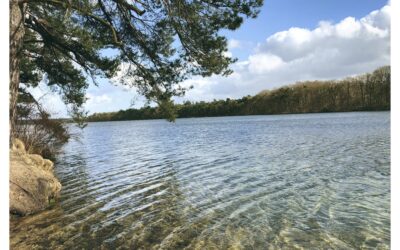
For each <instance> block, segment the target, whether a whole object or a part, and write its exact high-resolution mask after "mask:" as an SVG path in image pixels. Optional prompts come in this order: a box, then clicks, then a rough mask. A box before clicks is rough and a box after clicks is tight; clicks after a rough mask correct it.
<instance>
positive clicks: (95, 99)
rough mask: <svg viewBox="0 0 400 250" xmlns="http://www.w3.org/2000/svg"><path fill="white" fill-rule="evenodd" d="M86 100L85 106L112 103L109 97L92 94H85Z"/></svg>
mask: <svg viewBox="0 0 400 250" xmlns="http://www.w3.org/2000/svg"><path fill="white" fill-rule="evenodd" d="M86 98H88V100H87V101H86V104H87V105H93V104H107V103H110V102H111V101H112V99H111V97H109V96H108V95H106V94H102V95H99V96H95V95H93V94H90V93H88V94H86Z"/></svg>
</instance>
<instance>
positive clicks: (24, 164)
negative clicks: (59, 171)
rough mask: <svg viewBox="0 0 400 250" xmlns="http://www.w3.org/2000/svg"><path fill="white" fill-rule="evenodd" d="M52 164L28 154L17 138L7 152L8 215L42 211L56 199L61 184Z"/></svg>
mask: <svg viewBox="0 0 400 250" xmlns="http://www.w3.org/2000/svg"><path fill="white" fill-rule="evenodd" d="M53 165H54V164H53V162H51V161H50V160H47V159H43V158H42V157H41V156H40V155H37V154H28V153H27V152H26V151H25V147H24V144H23V143H22V142H21V141H20V140H18V139H16V140H14V142H13V145H12V147H11V149H10V212H11V213H14V214H19V215H27V214H32V213H35V212H37V211H40V210H43V209H45V208H46V207H48V206H49V204H50V203H51V202H52V201H53V200H54V199H56V198H58V197H59V194H60V191H61V184H60V182H59V181H58V180H57V178H56V177H55V176H54V173H53Z"/></svg>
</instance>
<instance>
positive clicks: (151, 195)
mask: <svg viewBox="0 0 400 250" xmlns="http://www.w3.org/2000/svg"><path fill="white" fill-rule="evenodd" d="M55 171H56V174H57V176H58V177H59V179H60V181H61V183H62V185H63V189H62V194H61V199H60V202H59V203H58V204H57V205H56V206H54V207H53V208H51V209H48V210H46V211H43V212H41V213H39V214H36V215H33V216H28V217H25V218H19V219H12V220H11V229H10V243H11V248H12V249H24V248H26V249H183V248H186V249H389V243H390V112H355V113H330V114H302V115H274V116H246V117H218V118H193V119H178V120H177V121H176V123H168V122H166V121H164V120H152V121H124V122H99V123H90V124H89V126H88V127H87V128H86V129H85V130H84V131H83V136H82V138H81V142H76V141H71V142H70V143H68V144H67V145H66V146H65V148H64V153H63V154H62V155H60V156H59V157H58V159H57V162H56V169H55Z"/></svg>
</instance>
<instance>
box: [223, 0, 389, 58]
mask: <svg viewBox="0 0 400 250" xmlns="http://www.w3.org/2000/svg"><path fill="white" fill-rule="evenodd" d="M386 4H387V1H382V0H264V6H263V7H262V9H261V12H260V14H259V16H258V17H257V18H256V19H248V20H246V21H245V22H244V23H243V25H242V26H241V27H240V29H239V30H235V31H233V32H225V34H226V36H227V37H228V38H231V39H238V40H247V41H251V42H253V43H255V44H257V43H259V42H262V41H264V40H265V39H266V38H267V37H268V36H270V35H272V34H274V33H275V32H279V31H282V30H287V29H289V28H291V27H301V28H308V29H312V28H315V27H316V26H317V25H318V23H319V22H320V21H322V20H325V21H331V22H334V23H336V22H339V21H340V20H342V19H344V18H346V17H348V16H352V17H355V18H357V19H359V18H361V17H364V16H366V15H367V14H368V13H370V12H371V11H373V10H377V9H380V8H381V7H383V6H384V5H386ZM248 55H249V51H243V50H242V51H241V50H238V51H235V53H234V56H235V57H238V58H239V59H243V60H244V59H245V58H246V57H247V56H248Z"/></svg>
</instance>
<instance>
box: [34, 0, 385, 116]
mask: <svg viewBox="0 0 400 250" xmlns="http://www.w3.org/2000/svg"><path fill="white" fill-rule="evenodd" d="M390 10H391V7H390V5H389V4H388V2H387V1H381V0H374V1H372V0H265V4H264V6H263V7H262V10H261V12H260V14H259V16H258V18H257V19H248V20H245V22H244V24H243V25H242V26H241V27H240V29H238V30H236V31H233V32H232V31H223V32H222V34H224V35H225V36H226V37H227V38H228V40H229V55H230V56H233V57H237V58H238V59H239V60H238V62H237V63H235V64H234V65H232V67H231V68H232V69H233V70H234V73H233V74H232V75H231V76H229V77H227V78H226V77H220V76H212V77H209V78H201V77H194V78H192V79H189V80H187V81H185V82H184V83H182V85H184V86H189V85H193V86H194V89H193V90H191V91H189V92H188V93H187V95H186V96H185V97H184V98H179V99H176V102H182V101H184V100H191V101H200V100H205V101H210V100H213V99H225V98H240V97H242V96H245V95H254V94H257V93H258V92H260V91H262V90H264V89H272V88H276V87H279V86H282V85H286V84H290V83H294V82H296V81H300V80H316V79H336V78H343V77H346V76H351V75H355V74H360V73H364V72H368V71H372V70H373V69H375V68H377V67H379V66H383V65H387V64H389V63H390ZM45 91H46V90H45V89H42V90H35V93H34V94H36V95H40V94H42V93H43V92H45ZM87 97H88V98H89V100H88V102H87V105H86V108H87V109H88V110H89V111H90V113H94V112H110V111H118V110H120V109H127V108H129V107H130V106H131V104H132V102H134V107H140V106H142V105H143V103H144V99H143V98H142V97H140V96H139V95H138V94H136V93H135V92H134V91H133V90H126V89H124V88H122V87H120V86H119V87H117V86H113V85H112V84H110V82H109V81H107V80H102V81H101V82H100V85H99V86H98V87H96V86H92V85H91V86H90V87H89V89H88V92H87ZM44 101H45V102H50V103H51V106H52V107H53V109H54V110H52V111H53V112H54V113H56V116H65V114H66V112H65V107H64V106H63V104H62V102H61V100H60V98H59V97H57V96H55V95H48V97H47V99H46V98H44Z"/></svg>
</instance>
